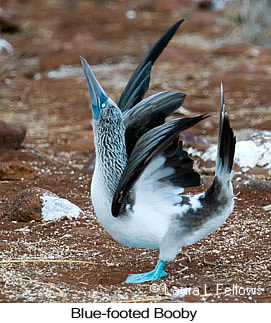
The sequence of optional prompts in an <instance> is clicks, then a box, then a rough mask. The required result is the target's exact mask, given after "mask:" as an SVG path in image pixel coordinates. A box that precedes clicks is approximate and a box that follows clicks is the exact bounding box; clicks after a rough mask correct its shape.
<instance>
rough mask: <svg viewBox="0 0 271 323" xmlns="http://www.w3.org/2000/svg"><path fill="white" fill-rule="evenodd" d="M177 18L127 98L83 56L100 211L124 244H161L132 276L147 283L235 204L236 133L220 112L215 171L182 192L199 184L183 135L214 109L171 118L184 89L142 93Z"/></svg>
mask: <svg viewBox="0 0 271 323" xmlns="http://www.w3.org/2000/svg"><path fill="white" fill-rule="evenodd" d="M182 22H183V20H180V21H178V22H177V23H176V24H175V25H173V26H172V27H171V28H170V29H169V30H168V31H167V32H166V33H165V34H164V35H163V37H162V38H160V39H159V40H158V41H157V42H156V43H155V44H154V46H153V47H152V48H151V50H150V51H149V53H148V54H147V55H146V56H145V57H144V58H143V60H142V61H141V63H140V64H139V65H138V67H137V68H136V70H135V72H134V73H133V74H132V76H131V78H130V80H129V82H128V84H127V86H126V88H125V90H124V92H123V93H122V95H121V98H120V100H119V102H118V104H116V103H115V102H113V100H111V99H110V98H109V97H108V96H107V95H106V93H105V92H104V90H103V89H102V87H101V85H100V84H99V82H98V81H97V79H96V77H95V76H94V74H93V72H92V69H91V67H90V66H89V65H88V63H87V61H86V60H85V59H84V58H81V61H82V65H83V70H84V73H85V76H86V79H87V82H88V87H89V93H90V99H91V105H92V116H93V131H94V144H95V152H96V161H95V169H94V174H93V178H92V184H91V198H92V202H93V205H94V209H95V212H96V215H97V218H98V220H99V222H100V223H101V225H102V226H103V227H104V229H105V230H106V231H107V232H108V233H109V234H110V235H111V236H112V237H113V238H114V239H115V240H116V241H118V242H119V243H121V244H123V245H125V246H129V247H137V248H151V249H159V251H160V253H159V261H158V263H157V265H156V267H155V269H154V270H153V271H150V272H147V273H142V274H133V275H130V276H129V277H128V278H127V279H126V283H142V282H145V281H152V280H157V279H159V278H161V277H164V276H166V273H165V272H164V271H163V269H164V266H165V264H166V263H167V262H168V261H171V260H174V259H175V257H176V255H177V254H178V253H179V252H180V249H181V248H182V247H185V246H188V245H191V244H193V243H195V242H197V241H198V240H200V239H202V238H204V237H206V236H207V235H209V234H210V233H212V232H214V231H215V230H217V229H218V228H219V227H220V226H221V225H222V224H223V223H224V222H225V221H226V219H227V218H228V216H229V215H230V213H231V212H232V210H233V206H234V201H233V190H232V184H231V170H232V163H233V158H234V149H235V137H234V135H233V131H232V129H231V127H230V123H229V119H228V117H227V115H226V112H225V104H224V99H223V89H222V86H221V90H222V91H221V92H222V93H221V112H220V125H219V136H218V152H217V160H216V169H215V178H214V181H213V183H212V185H211V186H210V188H209V189H208V190H207V191H206V192H203V193H200V194H196V195H181V194H180V193H183V191H184V189H183V188H184V187H189V186H197V185H199V184H200V176H199V174H198V173H196V172H195V171H194V170H193V161H192V160H191V159H190V158H189V157H188V155H187V153H186V152H185V151H184V150H183V148H182V142H180V141H179V134H180V132H182V131H184V130H186V129H188V128H190V127H192V126H193V125H195V124H196V123H198V122H199V121H201V120H203V119H205V118H206V117H207V115H200V116H198V117H191V118H179V119H175V120H172V121H169V122H166V123H165V119H166V117H167V116H169V115H170V114H171V113H172V112H174V111H175V110H176V109H177V108H178V107H179V106H180V105H181V104H182V103H183V101H184V99H185V94H184V93H181V92H177V91H165V92H160V93H157V94H155V95H152V96H150V97H148V98H146V99H143V96H144V94H145V93H146V91H147V90H148V87H149V81H150V73H151V68H152V65H153V63H154V62H155V61H156V59H157V58H158V56H159V55H160V54H161V52H162V51H163V49H164V48H165V47H166V46H167V44H168V42H169V41H170V39H171V38H172V36H173V35H174V33H175V32H176V30H177V29H178V27H179V26H180V24H181V23H182Z"/></svg>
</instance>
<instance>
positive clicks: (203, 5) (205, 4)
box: [198, 0, 213, 10]
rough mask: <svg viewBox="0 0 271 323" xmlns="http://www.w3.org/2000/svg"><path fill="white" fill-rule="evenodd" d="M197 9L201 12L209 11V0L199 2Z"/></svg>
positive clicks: (210, 3)
mask: <svg viewBox="0 0 271 323" xmlns="http://www.w3.org/2000/svg"><path fill="white" fill-rule="evenodd" d="M198 7H199V8H200V9H203V10H210V9H212V7H213V4H212V1H211V0H199V1H198Z"/></svg>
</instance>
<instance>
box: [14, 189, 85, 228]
mask: <svg viewBox="0 0 271 323" xmlns="http://www.w3.org/2000/svg"><path fill="white" fill-rule="evenodd" d="M82 215H83V211H82V210H81V209H80V208H79V207H78V206H76V205H75V204H73V203H71V202H70V201H68V200H66V199H63V198H60V197H59V196H57V195H56V194H54V193H52V192H50V191H49V190H45V189H42V188H38V187H33V188H29V189H26V190H23V191H22V192H20V193H18V194H17V196H16V198H15V200H14V202H13V204H12V206H11V208H10V212H8V216H9V218H10V220H16V221H22V222H28V221H32V220H34V221H42V222H46V221H52V220H58V219H61V218H77V217H79V216H82Z"/></svg>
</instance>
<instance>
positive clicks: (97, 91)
mask: <svg viewBox="0 0 271 323" xmlns="http://www.w3.org/2000/svg"><path fill="white" fill-rule="evenodd" d="M81 63H82V66H83V71H84V74H85V77H86V79H87V83H88V89H89V95H90V101H91V106H92V118H93V119H94V120H96V121H99V120H100V119H101V115H102V114H103V115H106V114H107V112H108V111H110V110H112V108H115V107H117V105H116V103H115V102H114V101H113V100H111V99H110V98H109V97H108V96H107V94H106V93H105V91H104V90H103V88H102V87H101V85H100V83H99V82H98V80H97V79H96V77H95V75H94V73H93V71H92V69H91V67H90V65H89V64H88V62H87V61H86V60H85V58H83V57H81Z"/></svg>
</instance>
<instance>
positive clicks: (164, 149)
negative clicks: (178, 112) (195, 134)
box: [112, 115, 207, 217]
mask: <svg viewBox="0 0 271 323" xmlns="http://www.w3.org/2000/svg"><path fill="white" fill-rule="evenodd" d="M206 117H207V116H206V115H201V116H199V117H193V118H182V119H175V120H172V121H170V122H167V123H165V124H163V125H161V126H158V127H155V128H153V129H151V130H149V131H148V132H147V133H146V134H144V135H143V136H142V137H141V138H140V139H139V140H138V142H137V143H136V145H135V147H134V149H133V151H132V153H131V155H130V157H129V159H128V162H127V165H126V167H125V169H124V171H123V174H122V176H121V178H120V181H119V184H118V187H117V189H116V192H115V194H114V197H113V202H112V215H113V216H115V217H116V216H118V215H119V214H120V213H121V212H120V211H121V208H122V207H125V206H126V205H127V204H130V206H131V204H133V192H132V188H133V186H134V184H135V182H136V181H137V179H138V178H139V177H140V175H141V174H142V173H143V172H144V170H145V169H146V168H147V167H148V173H151V172H152V167H151V164H152V161H153V160H156V157H160V156H161V157H162V159H164V162H163V164H162V165H161V166H159V167H158V168H157V165H156V166H155V167H153V170H155V169H156V170H157V171H158V173H159V176H158V177H157V175H156V177H157V178H158V180H159V181H160V182H163V181H173V182H175V183H178V182H181V183H182V186H183V187H185V186H191V183H195V182H197V180H198V179H199V175H198V174H197V173H196V172H194V171H193V168H192V163H190V166H189V167H188V169H189V171H187V168H186V167H184V169H185V172H183V170H182V167H181V165H179V164H178V166H176V167H175V166H174V163H175V162H176V159H175V158H176V156H175V155H176V153H177V151H178V152H179V153H182V152H181V151H180V149H179V150H176V152H175V153H174V149H173V148H174V147H175V148H176V142H177V141H176V138H178V136H179V133H180V132H181V131H184V130H186V129H188V128H190V127H192V126H193V125H195V124H196V123H197V122H199V121H201V120H203V119H205V118H206ZM183 161H184V164H186V165H187V159H186V157H185V158H184V159H183ZM179 162H180V163H181V164H182V158H179ZM167 163H168V165H167ZM163 168H164V170H165V171H164V170H163ZM168 170H170V171H168ZM161 172H162V173H163V176H161ZM188 173H190V176H191V179H190V177H187V176H186V175H187V174H188ZM183 175H184V176H186V177H183V178H182V176H183ZM172 176H173V177H172ZM177 178H178V180H177Z"/></svg>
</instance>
